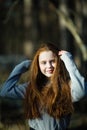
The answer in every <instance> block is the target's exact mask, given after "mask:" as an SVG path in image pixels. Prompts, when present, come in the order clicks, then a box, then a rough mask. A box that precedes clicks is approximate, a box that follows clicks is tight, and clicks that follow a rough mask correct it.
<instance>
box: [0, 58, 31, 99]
mask: <svg viewBox="0 0 87 130" xmlns="http://www.w3.org/2000/svg"><path fill="white" fill-rule="evenodd" d="M30 63H31V61H30V60H25V61H23V62H21V63H20V64H18V65H16V66H15V68H14V69H13V71H12V72H11V74H10V76H9V77H8V79H7V80H6V82H5V83H4V84H3V86H2V89H1V91H0V96H2V97H11V98H23V97H24V93H25V88H26V87H27V84H28V83H24V84H18V81H19V79H20V76H21V75H22V74H23V73H24V72H26V71H27V70H28V68H29V65H30Z"/></svg>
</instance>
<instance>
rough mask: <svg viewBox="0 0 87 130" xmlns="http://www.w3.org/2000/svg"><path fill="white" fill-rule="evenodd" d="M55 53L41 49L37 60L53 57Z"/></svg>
mask: <svg viewBox="0 0 87 130" xmlns="http://www.w3.org/2000/svg"><path fill="white" fill-rule="evenodd" d="M55 57H56V56H55V54H54V53H53V52H52V51H43V52H41V53H40V55H39V60H47V59H53V58H55Z"/></svg>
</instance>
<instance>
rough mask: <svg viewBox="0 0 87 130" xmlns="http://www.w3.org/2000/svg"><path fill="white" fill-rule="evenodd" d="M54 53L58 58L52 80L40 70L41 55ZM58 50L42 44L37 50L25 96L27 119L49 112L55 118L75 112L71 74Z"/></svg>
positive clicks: (50, 44)
mask: <svg viewBox="0 0 87 130" xmlns="http://www.w3.org/2000/svg"><path fill="white" fill-rule="evenodd" d="M49 50H50V51H52V52H53V53H54V54H55V57H56V64H57V65H56V68H55V70H54V72H53V75H52V77H51V78H47V77H46V76H44V75H43V74H42V73H41V71H40V68H39V61H38V59H39V55H40V53H41V52H43V51H49ZM58 51H59V50H58V48H57V47H56V46H55V45H54V44H52V43H48V44H42V45H41V47H40V48H39V49H38V50H37V52H36V54H35V56H34V59H33V61H32V64H31V67H30V78H29V85H28V87H27V89H26V94H25V115H26V118H27V119H35V118H40V117H41V114H42V113H44V112H47V113H48V114H49V115H50V116H52V117H54V118H60V117H61V116H64V115H67V114H70V113H72V112H73V104H72V98H71V91H70V85H69V81H70V78H69V74H68V72H67V70H66V68H65V65H64V63H63V61H62V60H61V59H60V56H58Z"/></svg>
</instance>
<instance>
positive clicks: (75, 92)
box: [59, 51, 86, 102]
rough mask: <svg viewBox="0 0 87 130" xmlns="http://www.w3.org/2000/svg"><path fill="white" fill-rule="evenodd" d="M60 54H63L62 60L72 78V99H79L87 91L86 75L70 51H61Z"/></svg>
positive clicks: (74, 100)
mask: <svg viewBox="0 0 87 130" xmlns="http://www.w3.org/2000/svg"><path fill="white" fill-rule="evenodd" d="M59 55H60V56H61V60H63V62H64V64H65V66H66V69H67V71H68V72H69V75H70V78H71V82H70V83H71V84H70V86H71V95H72V101H73V102H76V101H79V100H80V99H81V98H82V97H83V96H84V95H85V92H86V90H85V81H84V77H83V76H82V75H81V74H80V72H79V70H78V69H77V67H76V64H75V63H74V61H73V58H72V55H71V54H70V53H69V52H66V51H60V52H59Z"/></svg>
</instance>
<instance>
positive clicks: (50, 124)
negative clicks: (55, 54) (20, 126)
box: [0, 52, 86, 130]
mask: <svg viewBox="0 0 87 130" xmlns="http://www.w3.org/2000/svg"><path fill="white" fill-rule="evenodd" d="M61 60H62V61H63V62H64V64H65V66H66V69H67V71H68V72H69V75H70V78H71V83H70V87H71V96H72V102H76V101H79V100H80V99H81V98H82V97H83V96H84V95H85V92H86V90H85V83H84V77H82V75H81V74H80V73H79V71H78V69H77V67H76V65H75V63H74V61H73V58H72V55H71V54H70V53H69V52H67V53H65V54H63V55H62V56H61ZM30 64H31V61H30V60H25V61H23V62H21V63H20V64H18V65H16V66H15V68H14V69H13V71H12V72H11V74H10V76H9V77H8V79H7V80H6V82H5V83H4V85H3V87H2V89H1V91H0V96H2V97H10V98H20V99H23V98H24V94H25V90H26V87H27V85H28V83H23V84H19V83H18V81H19V79H20V76H21V75H22V74H23V73H24V72H26V71H27V70H28V68H29V65H30ZM69 122H70V115H67V116H65V117H61V119H55V118H53V117H51V116H50V115H48V114H47V113H45V112H44V113H43V114H42V117H41V118H40V119H31V120H30V119H29V120H28V123H29V126H30V127H31V128H33V129H35V130H65V129H66V128H67V127H68V125H69Z"/></svg>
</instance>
